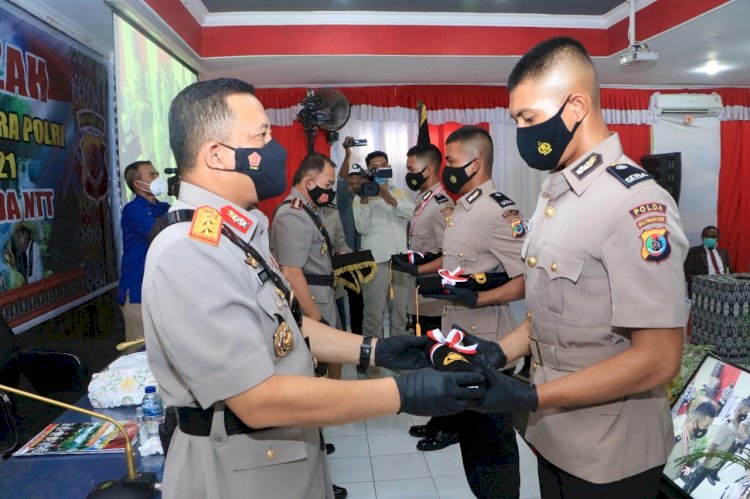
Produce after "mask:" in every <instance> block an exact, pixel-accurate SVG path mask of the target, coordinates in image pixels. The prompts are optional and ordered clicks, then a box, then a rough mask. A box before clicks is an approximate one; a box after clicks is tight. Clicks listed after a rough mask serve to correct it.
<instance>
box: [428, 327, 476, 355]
mask: <svg viewBox="0 0 750 499" xmlns="http://www.w3.org/2000/svg"><path fill="white" fill-rule="evenodd" d="M427 337H428V338H430V339H431V340H432V341H434V342H435V344H434V345H432V348H430V360H432V355H433V354H434V353H435V350H437V349H438V348H440V347H441V346H443V345H445V346H447V347H448V348H450V349H452V350H455V351H456V352H461V353H463V354H466V355H474V354H475V353H477V348H478V347H479V344H478V343H474V344H473V345H464V344H463V341H464V338H465V337H466V333H465V332H464V331H461V330H460V329H456V328H453V329H451V330H450V332H449V333H448V334H447V335H444V334H443V332H442V331H441V330H440V329H430V330H429V331H427Z"/></svg>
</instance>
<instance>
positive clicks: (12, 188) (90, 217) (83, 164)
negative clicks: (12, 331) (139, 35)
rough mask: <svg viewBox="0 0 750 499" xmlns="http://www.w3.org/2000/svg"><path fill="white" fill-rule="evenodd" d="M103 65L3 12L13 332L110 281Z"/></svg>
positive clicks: (1, 273) (0, 178)
mask: <svg viewBox="0 0 750 499" xmlns="http://www.w3.org/2000/svg"><path fill="white" fill-rule="evenodd" d="M108 123H109V120H108V115H107V67H106V65H105V64H104V63H103V62H102V60H101V59H99V58H96V57H92V56H91V55H89V54H88V53H85V51H84V50H79V49H78V48H76V47H75V46H73V42H71V43H67V42H64V41H62V37H61V35H58V34H56V33H55V34H52V30H51V29H49V30H48V29H45V28H44V27H43V25H41V24H39V23H37V22H33V24H32V21H27V20H24V19H22V18H21V17H18V16H16V15H14V13H13V12H10V11H9V10H5V9H4V8H0V251H2V258H0V312H1V313H2V314H3V316H4V317H5V319H6V320H7V321H8V322H9V323H10V324H11V325H12V326H14V325H17V324H20V323H22V322H25V321H27V320H29V319H31V318H33V317H35V316H38V315H40V314H42V313H45V312H49V311H51V310H54V309H55V308H57V307H59V306H61V305H63V304H64V303H66V302H69V301H71V300H73V299H75V298H78V297H80V296H84V295H86V294H88V293H91V292H93V291H95V290H96V289H99V288H101V287H103V286H105V285H106V284H108V283H110V282H113V281H114V280H115V279H116V261H115V260H116V258H115V250H114V244H113V234H112V228H111V227H112V223H111V220H110V215H109V214H110V210H109V203H110V199H109V179H108V163H109V160H108V152H107V148H108V144H107V127H108Z"/></svg>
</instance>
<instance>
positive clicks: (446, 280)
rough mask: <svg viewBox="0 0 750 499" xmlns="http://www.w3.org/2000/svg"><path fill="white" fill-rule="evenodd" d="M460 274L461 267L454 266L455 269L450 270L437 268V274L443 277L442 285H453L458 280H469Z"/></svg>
mask: <svg viewBox="0 0 750 499" xmlns="http://www.w3.org/2000/svg"><path fill="white" fill-rule="evenodd" d="M461 274H463V270H462V269H461V267H456V268H455V269H453V271H450V270H448V269H440V270H438V275H440V277H442V278H443V280H442V282H441V283H442V285H443V286H445V285H446V284H450V285H451V286H455V285H456V284H458V283H459V282H466V281H468V280H469V278H468V277H462V276H461Z"/></svg>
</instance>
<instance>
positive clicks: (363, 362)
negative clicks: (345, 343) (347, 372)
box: [357, 336, 372, 374]
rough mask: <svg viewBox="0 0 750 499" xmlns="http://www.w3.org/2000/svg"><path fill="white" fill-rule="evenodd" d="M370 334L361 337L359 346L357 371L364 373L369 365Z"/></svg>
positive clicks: (370, 350)
mask: <svg viewBox="0 0 750 499" xmlns="http://www.w3.org/2000/svg"><path fill="white" fill-rule="evenodd" d="M371 342H372V336H365V337H364V338H362V344H361V345H360V346H359V365H357V371H358V372H360V373H362V374H364V373H366V372H367V368H368V367H369V365H370V352H372V345H371V344H370V343H371Z"/></svg>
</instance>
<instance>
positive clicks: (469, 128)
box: [445, 125, 495, 172]
mask: <svg viewBox="0 0 750 499" xmlns="http://www.w3.org/2000/svg"><path fill="white" fill-rule="evenodd" d="M453 142H460V143H472V145H474V146H475V147H476V148H477V150H479V151H481V153H482V160H483V161H484V165H485V168H486V169H487V171H490V172H491V171H492V161H493V157H494V155H495V152H494V151H495V149H494V146H493V145H492V137H490V134H489V133H487V130H485V129H484V128H482V127H478V126H476V125H465V126H462V127H461V128H457V129H456V130H454V131H453V133H451V134H450V135H448V138H447V139H445V145H448V144H452V143H453Z"/></svg>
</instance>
